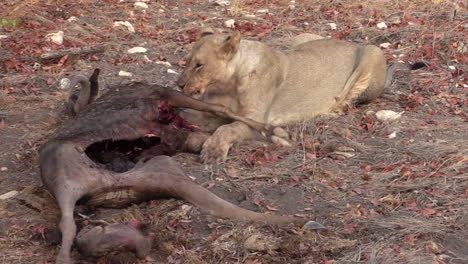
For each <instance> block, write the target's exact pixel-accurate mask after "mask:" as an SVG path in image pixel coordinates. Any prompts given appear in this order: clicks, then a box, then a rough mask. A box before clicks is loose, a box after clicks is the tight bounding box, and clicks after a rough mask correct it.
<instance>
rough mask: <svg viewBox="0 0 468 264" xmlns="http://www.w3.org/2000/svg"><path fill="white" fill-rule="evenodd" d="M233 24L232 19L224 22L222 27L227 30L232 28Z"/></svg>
mask: <svg viewBox="0 0 468 264" xmlns="http://www.w3.org/2000/svg"><path fill="white" fill-rule="evenodd" d="M234 23H236V21H235V20H234V19H229V20H226V21H224V26H225V27H227V28H234Z"/></svg>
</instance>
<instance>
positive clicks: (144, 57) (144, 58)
mask: <svg viewBox="0 0 468 264" xmlns="http://www.w3.org/2000/svg"><path fill="white" fill-rule="evenodd" d="M143 60H144V61H145V62H153V61H152V60H150V59H149V58H148V56H146V55H143Z"/></svg>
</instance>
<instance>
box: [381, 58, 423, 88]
mask: <svg viewBox="0 0 468 264" xmlns="http://www.w3.org/2000/svg"><path fill="white" fill-rule="evenodd" d="M426 66H427V64H426V63H424V62H422V61H418V62H415V63H413V64H410V65H408V64H403V63H400V62H397V63H394V64H392V65H391V66H390V67H388V69H387V78H386V79H385V86H384V87H385V89H386V88H388V87H390V85H391V84H392V81H393V75H394V74H395V72H397V71H401V70H404V71H413V70H417V69H421V68H424V67H426Z"/></svg>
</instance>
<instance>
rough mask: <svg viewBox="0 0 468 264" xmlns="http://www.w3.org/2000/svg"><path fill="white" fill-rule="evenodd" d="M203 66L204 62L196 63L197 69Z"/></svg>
mask: <svg viewBox="0 0 468 264" xmlns="http://www.w3.org/2000/svg"><path fill="white" fill-rule="evenodd" d="M201 67H203V64H201V63H197V64H196V65H195V69H200V68H201Z"/></svg>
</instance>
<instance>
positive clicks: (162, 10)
mask: <svg viewBox="0 0 468 264" xmlns="http://www.w3.org/2000/svg"><path fill="white" fill-rule="evenodd" d="M158 11H159V13H164V12H166V11H164V9H162V8H160V9H159V10H158Z"/></svg>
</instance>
